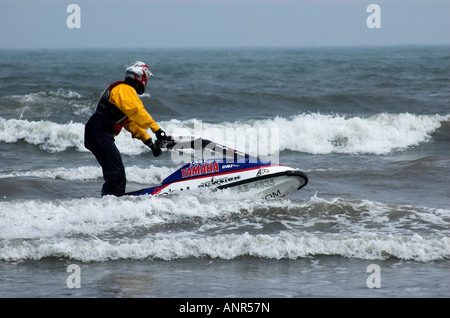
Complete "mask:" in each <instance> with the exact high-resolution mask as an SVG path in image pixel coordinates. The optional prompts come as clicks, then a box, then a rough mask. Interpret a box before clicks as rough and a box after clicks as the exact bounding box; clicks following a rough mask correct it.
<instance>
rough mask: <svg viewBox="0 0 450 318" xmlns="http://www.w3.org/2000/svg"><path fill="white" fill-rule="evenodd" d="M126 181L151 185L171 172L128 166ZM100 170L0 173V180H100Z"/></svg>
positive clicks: (70, 169)
mask: <svg viewBox="0 0 450 318" xmlns="http://www.w3.org/2000/svg"><path fill="white" fill-rule="evenodd" d="M125 172H126V174H127V180H128V181H130V182H136V183H145V184H149V183H150V184H153V183H158V182H161V180H162V179H164V178H166V177H167V176H168V175H169V174H170V173H172V172H173V170H171V169H170V168H168V167H156V166H153V165H150V167H149V168H141V167H137V166H130V167H126V168H125ZM102 176H103V175H102V170H101V168H100V167H99V166H95V167H94V166H84V167H78V168H54V169H35V170H29V171H12V172H8V173H0V179H4V178H15V177H36V178H44V179H60V180H72V181H80V180H95V179H99V178H102Z"/></svg>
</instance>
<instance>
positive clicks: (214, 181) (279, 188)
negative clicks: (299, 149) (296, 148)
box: [128, 165, 308, 200]
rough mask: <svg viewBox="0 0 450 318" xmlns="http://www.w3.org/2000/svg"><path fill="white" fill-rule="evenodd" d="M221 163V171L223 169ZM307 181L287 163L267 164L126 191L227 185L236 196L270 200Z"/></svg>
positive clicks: (154, 191)
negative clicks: (282, 164) (280, 164)
mask: <svg viewBox="0 0 450 318" xmlns="http://www.w3.org/2000/svg"><path fill="white" fill-rule="evenodd" d="M222 167H223V166H222ZM222 167H221V171H223V168H222ZM225 167H226V166H225ZM307 183H308V177H307V176H306V174H304V173H303V172H301V171H299V170H296V169H293V168H290V167H286V166H279V165H276V166H275V165H274V166H272V165H266V166H258V167H251V168H246V169H238V170H231V171H228V172H217V173H213V174H209V175H205V176H202V175H200V176H194V177H191V178H188V179H187V180H177V181H173V182H170V183H166V184H164V182H163V184H162V185H160V186H156V187H151V188H147V189H142V190H139V191H135V192H132V193H128V194H130V195H145V194H147V195H164V194H170V193H174V192H180V191H189V190H202V189H213V190H222V189H229V191H230V192H231V193H232V194H236V195H237V196H239V197H246V196H248V197H254V198H263V199H268V200H269V199H277V198H283V197H284V196H286V195H287V194H289V193H291V192H294V191H296V190H300V189H301V188H303V187H304V186H305V185H306V184H307Z"/></svg>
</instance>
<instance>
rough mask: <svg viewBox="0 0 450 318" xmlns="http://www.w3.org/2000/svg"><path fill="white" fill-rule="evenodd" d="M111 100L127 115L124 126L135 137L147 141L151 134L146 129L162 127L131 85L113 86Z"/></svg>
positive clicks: (154, 129) (153, 129)
mask: <svg viewBox="0 0 450 318" xmlns="http://www.w3.org/2000/svg"><path fill="white" fill-rule="evenodd" d="M109 102H110V103H113V104H114V105H116V106H117V107H118V108H119V109H120V111H121V112H122V113H124V114H125V115H126V116H127V118H126V119H125V120H124V121H123V127H124V128H125V129H126V130H128V131H129V132H130V133H131V135H132V136H133V138H137V139H140V140H142V142H145V141H146V140H148V139H149V138H150V135H149V134H148V133H147V132H146V131H145V130H146V129H148V128H150V129H151V130H152V132H156V131H158V130H159V129H160V127H159V125H158V124H157V123H156V122H155V121H154V120H153V118H152V116H150V114H149V113H148V112H147V110H146V109H145V107H144V104H142V101H141V100H140V98H139V97H138V95H137V93H136V90H135V89H134V88H133V87H131V86H130V85H127V84H123V83H122V84H119V85H117V86H115V87H113V89H112V90H111V93H110V96H109Z"/></svg>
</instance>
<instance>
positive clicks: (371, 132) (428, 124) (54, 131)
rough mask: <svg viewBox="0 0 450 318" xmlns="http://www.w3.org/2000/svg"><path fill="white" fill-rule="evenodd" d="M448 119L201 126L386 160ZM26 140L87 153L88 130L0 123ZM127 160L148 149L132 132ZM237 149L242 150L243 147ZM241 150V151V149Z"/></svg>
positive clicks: (216, 132)
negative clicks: (265, 133)
mask: <svg viewBox="0 0 450 318" xmlns="http://www.w3.org/2000/svg"><path fill="white" fill-rule="evenodd" d="M449 119H450V115H446V116H442V115H414V114H409V113H402V114H387V113H381V114H377V115H374V116H371V117H368V118H362V117H345V116H339V115H321V114H300V115H297V116H294V117H292V118H283V117H276V118H273V119H266V120H253V121H249V122H245V123H243V122H232V123H228V122H224V123H218V124H210V123H202V131H201V133H202V137H203V138H206V139H211V140H214V141H216V142H219V143H225V144H226V142H227V140H224V138H226V136H227V132H229V131H230V130H234V131H236V133H242V131H244V132H245V131H246V130H247V131H248V130H255V131H259V130H260V129H269V130H270V129H272V128H273V129H278V130H279V132H280V133H279V150H281V151H283V150H292V151H299V152H306V153H311V154H327V153H349V154H354V153H369V154H387V153H390V152H392V151H398V150H404V149H406V148H408V147H412V146H417V145H419V144H420V143H423V142H428V141H429V140H430V139H431V135H432V133H433V132H435V131H436V130H437V129H438V128H439V127H441V125H442V123H443V122H445V121H448V120H449ZM196 122H197V121H196V120H187V121H180V120H175V119H173V120H170V121H167V122H160V125H161V126H162V127H164V129H165V130H166V131H167V132H168V133H169V134H179V135H189V134H190V135H193V134H195V133H196V131H195V129H194V126H195V123H196ZM18 140H25V141H26V142H28V143H30V144H34V145H37V146H39V147H40V148H42V149H44V150H47V151H51V152H59V151H64V150H66V149H68V148H72V147H73V148H75V149H77V150H78V151H84V152H85V151H87V149H86V148H85V147H84V145H83V141H84V124H81V123H73V122H70V123H67V124H57V123H54V122H50V121H28V120H17V119H9V120H5V119H1V118H0V141H4V142H8V143H12V142H17V141H18ZM116 144H117V146H118V148H119V150H120V151H121V152H122V153H124V154H129V155H138V154H141V153H144V152H148V151H149V149H148V147H146V146H145V145H143V144H142V143H141V142H140V141H138V140H136V139H131V137H130V134H129V133H128V132H123V133H121V134H120V135H119V136H117V137H116ZM228 146H235V147H236V148H238V149H241V150H247V149H242V147H245V145H228ZM240 147H241V148H240Z"/></svg>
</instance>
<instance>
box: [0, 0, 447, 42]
mask: <svg viewBox="0 0 450 318" xmlns="http://www.w3.org/2000/svg"><path fill="white" fill-rule="evenodd" d="M72 3H74V4H78V5H79V7H80V9H81V14H80V18H81V28H72V29H70V28H68V27H67V24H66V20H67V18H68V17H69V15H70V14H71V13H68V12H66V9H67V7H68V5H69V4H72ZM372 3H374V4H378V5H379V7H380V11H381V16H380V18H381V28H379V29H377V28H373V29H370V28H368V27H367V24H366V19H367V17H369V15H370V14H371V13H368V12H366V8H367V6H368V5H369V4H372ZM449 17H450V1H449V0H408V1H406V0H389V1H386V0H384V1H378V0H368V1H365V0H334V1H332V0H316V1H313V0H209V1H208V0H164V1H163V0H147V1H143V0H128V1H125V0H121V1H119V0H109V1H107V0H90V1H87V0H80V1H79V0H69V1H65V0H47V1H45V0H42V1H36V0H35V1H31V0H0V48H164V47H168V48H177V47H182V48H183V47H254V46H258V47H272V46H276V47H304V46H348V45H397V44H399V45H409V44H432V45H434V44H450V18H449Z"/></svg>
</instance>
